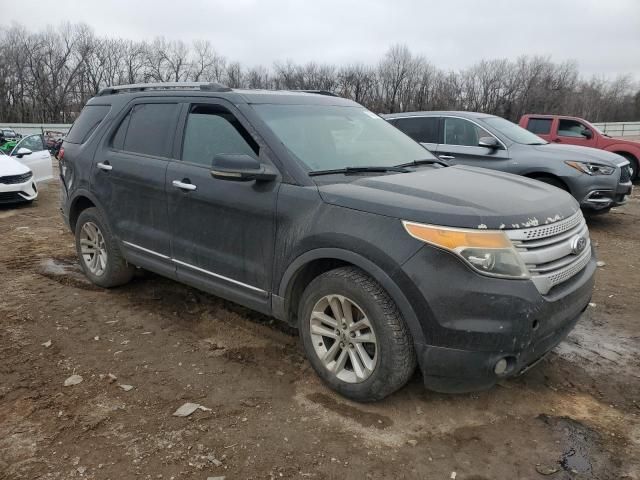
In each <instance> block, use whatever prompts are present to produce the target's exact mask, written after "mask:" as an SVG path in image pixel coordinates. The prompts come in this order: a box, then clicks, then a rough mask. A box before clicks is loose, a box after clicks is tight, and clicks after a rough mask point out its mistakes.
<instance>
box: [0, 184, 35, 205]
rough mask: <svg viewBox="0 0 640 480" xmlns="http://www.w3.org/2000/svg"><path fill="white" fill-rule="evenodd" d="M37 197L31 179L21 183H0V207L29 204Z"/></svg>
mask: <svg viewBox="0 0 640 480" xmlns="http://www.w3.org/2000/svg"><path fill="white" fill-rule="evenodd" d="M37 196H38V187H36V183H35V182H34V181H33V178H31V179H29V180H27V181H26V182H23V183H13V184H4V183H0V205H6V204H13V203H21V202H30V201H32V200H35V199H36V198H37Z"/></svg>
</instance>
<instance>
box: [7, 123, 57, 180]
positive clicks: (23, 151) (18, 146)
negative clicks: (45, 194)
mask: <svg viewBox="0 0 640 480" xmlns="http://www.w3.org/2000/svg"><path fill="white" fill-rule="evenodd" d="M4 153H5V154H7V155H8V156H9V157H10V158H12V159H14V160H16V161H18V162H20V163H22V164H23V165H25V166H27V167H28V168H29V169H30V170H31V171H32V172H33V180H34V181H35V182H36V183H37V182H42V181H44V180H50V179H52V178H53V162H52V160H51V154H50V153H49V150H47V148H46V147H45V145H44V142H43V140H42V135H39V134H37V135H28V136H26V137H23V138H21V139H19V140H18V141H17V142H16V143H15V145H13V146H12V147H11V148H10V149H8V150H7V149H5V150H4ZM2 160H5V158H4V157H2Z"/></svg>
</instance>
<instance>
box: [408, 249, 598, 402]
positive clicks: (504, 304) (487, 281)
mask: <svg viewBox="0 0 640 480" xmlns="http://www.w3.org/2000/svg"><path fill="white" fill-rule="evenodd" d="M427 266H431V267H433V268H429V272H426V271H425V270H426V269H427V268H428V267H427ZM595 270H596V260H595V255H592V258H591V260H590V261H589V263H588V264H587V266H586V267H584V268H583V270H582V271H581V272H579V273H578V274H576V275H575V276H573V277H572V278H571V279H569V280H568V281H566V282H564V283H561V284H559V285H557V286H556V287H554V288H553V289H552V290H551V291H550V292H549V293H548V294H547V295H541V294H540V293H539V292H538V291H537V289H536V288H535V286H534V285H533V283H532V282H531V281H530V280H504V279H497V278H490V277H485V276H482V275H479V274H476V273H474V272H472V271H471V270H469V269H468V268H467V267H466V266H464V265H463V264H462V262H460V261H458V260H457V259H453V258H451V255H450V254H448V253H446V252H442V251H438V250H437V249H434V248H428V247H427V248H423V249H422V250H421V251H420V252H418V254H416V255H415V256H414V257H413V258H412V259H410V260H409V261H408V262H407V263H406V264H405V265H404V266H403V271H404V273H405V274H407V275H409V277H410V278H411V279H412V280H413V282H415V283H416V285H417V287H418V289H419V290H420V294H421V295H422V296H423V298H422V299H420V300H416V301H414V308H415V307H416V306H418V305H421V306H422V308H423V310H422V312H420V311H417V313H418V315H419V316H420V317H421V323H422V327H423V330H424V338H425V339H427V340H426V342H427V343H425V344H416V345H415V347H416V353H417V355H418V361H419V364H420V367H421V370H422V373H423V376H424V383H425V386H426V387H427V388H429V389H431V390H435V391H439V392H447V393H458V392H469V391H477V390H483V389H486V388H490V387H491V386H493V385H494V384H495V383H496V382H498V381H499V380H501V379H503V378H507V377H512V376H514V375H518V374H519V373H521V372H523V371H524V370H525V369H527V368H528V367H529V366H530V365H532V364H533V363H535V362H536V361H538V360H539V359H540V358H542V357H543V356H544V355H545V354H546V353H547V352H549V351H550V350H551V349H553V348H554V347H555V346H556V345H557V344H558V343H560V342H561V341H562V340H563V339H564V338H565V337H566V336H567V335H568V334H569V332H570V331H571V330H572V329H573V327H574V326H575V324H576V323H577V321H578V319H579V318H580V315H581V314H582V312H584V310H585V309H586V308H587V305H588V303H589V301H590V299H591V294H592V290H593V285H594V276H595ZM416 310H418V309H416ZM501 359H505V360H506V362H507V367H506V369H505V371H504V372H501V373H500V374H498V373H496V371H495V368H496V364H497V363H498V361H499V360H501Z"/></svg>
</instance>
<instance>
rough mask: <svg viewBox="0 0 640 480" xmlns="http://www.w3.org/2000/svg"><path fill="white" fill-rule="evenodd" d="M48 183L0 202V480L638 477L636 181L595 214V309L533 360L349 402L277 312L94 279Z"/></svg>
mask: <svg viewBox="0 0 640 480" xmlns="http://www.w3.org/2000/svg"><path fill="white" fill-rule="evenodd" d="M57 189H58V185H57V183H55V182H52V183H49V184H48V185H43V187H42V190H41V195H40V197H39V199H38V200H37V202H35V203H34V204H33V205H31V206H24V207H20V208H12V209H9V208H3V209H0V478H1V479H23V478H24V479H27V478H28V479H34V478H41V479H75V478H86V479H114V480H115V479H118V480H120V479H122V480H124V479H132V478H141V479H159V478H162V479H167V480H168V479H175V480H178V479H202V480H206V479H208V478H209V477H226V479H227V480H230V479H248V478H261V479H271V478H301V479H302V478H310V479H337V478H348V479H386V478H416V479H443V480H445V479H454V478H456V479H458V480H472V479H473V480H481V479H487V480H489V479H491V480H493V479H536V478H544V477H547V476H548V478H553V479H587V478H589V479H590V478H595V479H621V478H623V479H636V480H637V479H640V289H639V287H640V241H639V239H640V195H639V194H638V191H636V194H635V196H634V197H633V198H632V199H631V200H630V202H629V203H628V204H627V205H626V206H624V207H620V208H618V209H616V210H615V211H614V212H612V213H610V214H608V215H605V216H600V217H595V218H592V219H590V220H589V224H590V228H591V235H592V237H593V239H594V240H595V241H596V243H597V245H598V256H599V259H600V260H602V261H604V262H606V265H604V266H602V267H600V268H599V269H598V276H597V289H596V291H595V295H594V298H593V304H592V305H591V307H590V308H589V309H588V310H587V312H586V314H585V315H584V317H583V319H582V320H581V322H580V323H579V324H578V326H577V328H576V329H575V331H574V332H573V333H572V334H571V335H570V337H569V338H568V339H567V341H565V342H564V343H562V344H561V345H560V346H559V347H558V348H557V349H556V350H555V351H554V352H552V353H551V354H550V355H549V356H548V357H547V358H546V359H545V360H544V361H543V362H541V363H540V364H539V365H538V366H536V367H535V368H534V369H532V370H531V371H529V372H527V373H526V374H525V375H524V376H522V377H520V378H517V379H514V380H510V381H507V382H504V383H503V384H501V385H499V386H496V387H495V388H493V389H492V390H490V391H487V392H482V393H477V394H470V395H440V394H435V393H431V392H429V391H425V390H424V388H423V387H422V385H421V382H420V377H419V376H418V375H416V376H415V377H414V379H413V380H412V381H411V382H410V384H409V385H408V386H407V387H405V388H404V389H403V390H401V391H400V392H398V393H396V394H394V395H392V396H391V397H390V398H388V399H386V400H385V401H382V402H379V403H376V404H366V405H361V404H357V403H352V402H349V401H347V400H345V399H344V398H341V397H339V396H337V395H335V394H334V393H332V392H331V391H330V390H328V389H327V388H325V387H324V386H323V385H322V384H321V383H320V382H319V380H318V378H317V377H316V376H315V374H314V372H313V371H312V370H311V368H310V366H309V364H308V363H307V361H306V360H305V359H304V357H303V355H302V354H301V350H300V348H299V346H298V339H297V336H296V335H295V332H293V331H291V330H290V329H288V328H286V327H284V326H283V325H281V324H279V323H278V322H275V321H272V320H271V319H269V318H265V317H263V316H261V315H258V314H255V313H252V312H250V311H248V310H246V309H243V308H241V307H238V306H235V305H233V304H231V303H228V302H225V301H222V300H220V299H218V298H215V297H213V296H211V295H207V294H204V293H202V292H199V291H197V290H194V289H192V288H189V287H186V286H183V285H180V284H178V283H175V282H173V281H170V280H166V279H163V278H161V277H158V276H156V275H153V274H150V273H144V274H141V275H140V276H139V277H137V278H136V279H135V280H134V281H133V282H132V283H131V284H129V285H127V286H124V287H121V288H118V289H114V290H102V289H99V288H96V287H93V286H92V285H90V284H89V283H87V281H86V280H85V279H84V277H83V276H82V275H81V274H80V273H79V269H78V267H77V264H76V259H75V253H74V249H73V238H72V236H71V234H70V233H69V232H68V231H67V230H66V229H65V228H64V226H63V223H62V220H61V217H60V215H59V213H58V192H57ZM49 342H50V343H49ZM74 374H77V375H80V376H82V379H83V381H82V382H81V383H79V384H77V385H74V386H64V382H65V380H66V379H67V378H68V377H70V376H71V375H74ZM121 385H131V386H133V389H131V390H129V391H125V390H124V389H123V388H122V387H121ZM186 402H193V403H197V404H200V405H202V406H203V407H206V410H198V411H196V412H195V413H193V414H192V415H190V416H189V417H186V418H180V417H176V416H173V415H172V414H173V412H174V411H175V410H176V409H177V408H178V407H180V406H181V405H182V404H184V403H186ZM209 409H210V410H209Z"/></svg>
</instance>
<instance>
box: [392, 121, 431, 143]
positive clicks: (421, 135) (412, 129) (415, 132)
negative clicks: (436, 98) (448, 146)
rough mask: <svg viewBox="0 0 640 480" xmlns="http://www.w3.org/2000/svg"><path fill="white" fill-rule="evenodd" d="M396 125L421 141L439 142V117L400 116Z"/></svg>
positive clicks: (417, 140)
mask: <svg viewBox="0 0 640 480" xmlns="http://www.w3.org/2000/svg"><path fill="white" fill-rule="evenodd" d="M394 125H395V126H396V127H398V128H399V129H400V130H402V131H403V132H404V133H406V134H407V135H409V136H410V137H411V138H413V139H414V140H415V141H416V142H421V143H438V117H415V118H398V119H397V120H395V123H394Z"/></svg>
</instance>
